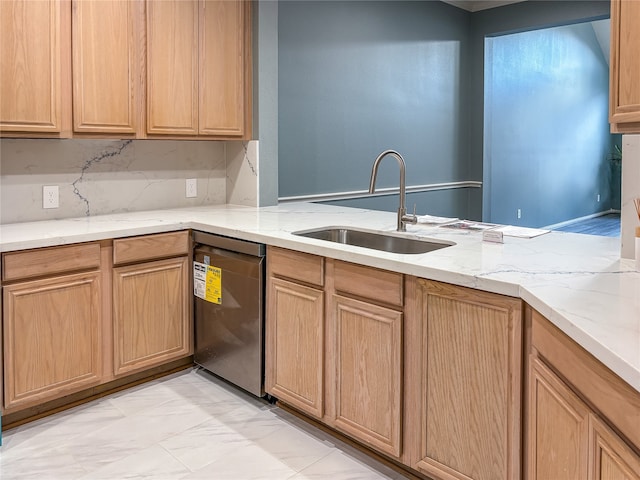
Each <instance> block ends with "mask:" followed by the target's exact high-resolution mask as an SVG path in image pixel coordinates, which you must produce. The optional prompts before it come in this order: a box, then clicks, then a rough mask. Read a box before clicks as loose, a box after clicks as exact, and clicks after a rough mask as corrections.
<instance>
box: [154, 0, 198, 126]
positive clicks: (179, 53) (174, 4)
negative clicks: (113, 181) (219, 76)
mask: <svg viewBox="0 0 640 480" xmlns="http://www.w3.org/2000/svg"><path fill="white" fill-rule="evenodd" d="M147 133H148V134H151V135H153V134H165V135H167V134H169V135H197V134H198V3H197V2H195V1H181V0H163V1H148V2H147Z"/></svg>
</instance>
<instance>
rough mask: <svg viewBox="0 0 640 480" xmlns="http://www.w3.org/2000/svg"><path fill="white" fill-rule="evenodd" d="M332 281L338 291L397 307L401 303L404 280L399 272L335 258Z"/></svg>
mask: <svg viewBox="0 0 640 480" xmlns="http://www.w3.org/2000/svg"><path fill="white" fill-rule="evenodd" d="M334 282H335V289H336V291H338V292H343V293H350V294H351V295H356V296H358V297H363V298H368V299H371V300H375V301H377V302H381V303H387V304H389V305H395V306H399V307H401V306H402V304H403V297H404V288H403V287H404V282H403V276H402V274H401V273H395V272H389V271H387V270H380V269H378V268H373V267H365V266H363V265H356V264H354V263H347V262H342V261H339V260H337V261H336V262H335V266H334Z"/></svg>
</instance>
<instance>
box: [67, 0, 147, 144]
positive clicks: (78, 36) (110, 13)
mask: <svg viewBox="0 0 640 480" xmlns="http://www.w3.org/2000/svg"><path fill="white" fill-rule="evenodd" d="M140 5H141V3H140V2H139V1H126V2H112V1H111V2H106V1H104V0H83V1H74V2H73V16H72V25H73V44H72V49H73V130H74V132H98V133H135V129H136V103H135V101H136V99H137V97H138V95H137V90H136V86H137V85H136V78H137V68H138V64H139V62H138V61H137V60H138V59H137V57H136V55H137V50H138V46H137V44H136V40H135V36H136V27H137V25H136V14H138V15H139V14H140V13H139V12H136V10H137V9H139V7H140Z"/></svg>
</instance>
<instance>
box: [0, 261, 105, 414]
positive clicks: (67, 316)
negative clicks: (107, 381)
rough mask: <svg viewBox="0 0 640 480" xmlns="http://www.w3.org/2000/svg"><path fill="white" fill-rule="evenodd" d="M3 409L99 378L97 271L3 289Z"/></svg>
mask: <svg viewBox="0 0 640 480" xmlns="http://www.w3.org/2000/svg"><path fill="white" fill-rule="evenodd" d="M3 293H4V294H3V297H4V329H5V331H4V359H5V361H4V365H5V372H4V381H5V407H6V408H8V409H9V408H13V407H26V406H29V405H34V404H37V403H42V402H44V401H47V400H51V399H53V398H57V397H60V396H63V395H65V394H69V393H73V392H75V391H79V390H82V389H83V388H87V387H89V386H92V385H95V384H97V383H98V382H99V380H100V376H101V371H100V368H101V362H102V351H101V346H100V345H101V344H100V342H99V335H100V328H101V325H100V321H101V303H100V273H98V272H94V273H86V274H79V275H69V276H64V277H57V278H53V279H47V280H38V281H33V282H25V283H19V284H15V285H10V286H5V287H3Z"/></svg>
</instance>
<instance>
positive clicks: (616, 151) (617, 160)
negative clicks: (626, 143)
mask: <svg viewBox="0 0 640 480" xmlns="http://www.w3.org/2000/svg"><path fill="white" fill-rule="evenodd" d="M607 160H609V162H611V164H612V165H614V166H619V165H620V164H621V163H622V150H620V147H619V146H618V145H615V144H614V145H613V152H611V153H609V154H607Z"/></svg>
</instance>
